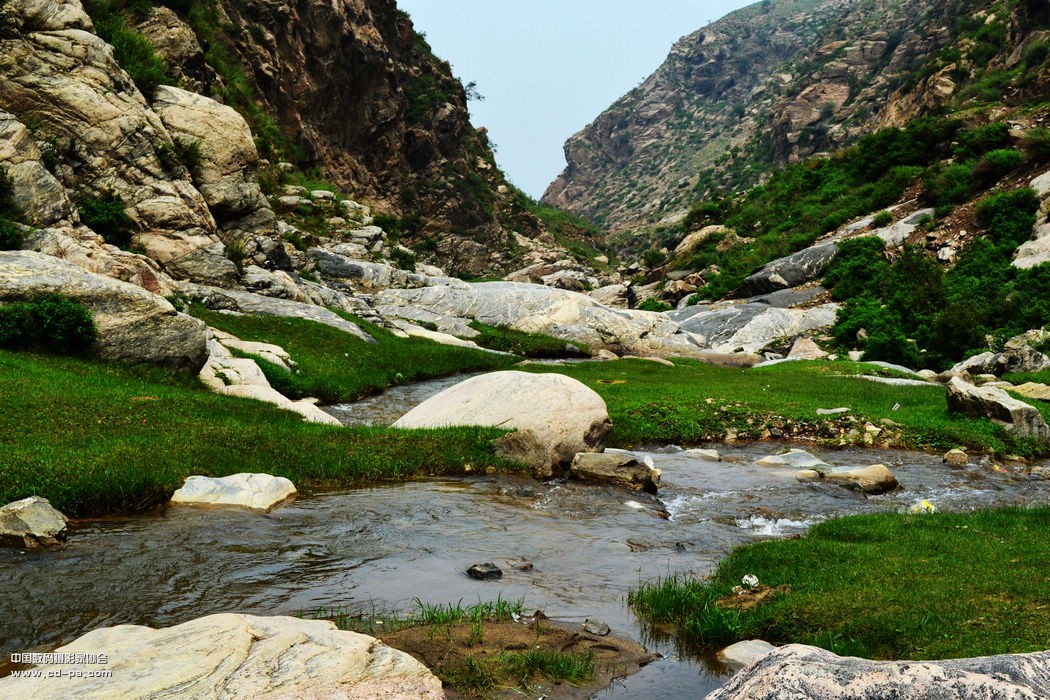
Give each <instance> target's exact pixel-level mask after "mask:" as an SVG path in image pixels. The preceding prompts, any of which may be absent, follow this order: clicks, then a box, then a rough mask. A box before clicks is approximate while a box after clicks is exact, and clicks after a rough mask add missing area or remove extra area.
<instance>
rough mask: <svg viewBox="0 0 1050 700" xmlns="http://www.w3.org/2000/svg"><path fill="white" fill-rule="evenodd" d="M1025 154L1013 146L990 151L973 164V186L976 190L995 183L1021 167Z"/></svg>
mask: <svg viewBox="0 0 1050 700" xmlns="http://www.w3.org/2000/svg"><path fill="white" fill-rule="evenodd" d="M1023 160H1024V156H1023V155H1022V154H1021V152H1020V151H1017V150H1014V149H1012V148H997V149H995V150H992V151H988V152H987V153H985V154H984V155H983V156H981V158H980V160H978V161H977V164H976V165H974V166H973V176H972V177H973V187H974V189H975V190H978V189H982V188H985V187H989V186H991V185H994V184H995V183H996V182H999V180H1001V179H1002V178H1003V176H1004V175H1006V174H1008V173H1011V172H1013V171H1014V170H1017V169H1018V168H1019V167H1021V161H1023Z"/></svg>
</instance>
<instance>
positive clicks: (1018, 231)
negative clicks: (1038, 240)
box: [974, 188, 1039, 254]
mask: <svg viewBox="0 0 1050 700" xmlns="http://www.w3.org/2000/svg"><path fill="white" fill-rule="evenodd" d="M1038 210H1039V198H1038V197H1037V196H1036V193H1035V190H1032V189H1030V188H1023V189H1018V190H1011V191H1010V192H997V193H996V194H993V195H991V196H989V197H985V198H984V199H982V200H981V201H980V202H978V204H977V207H976V209H975V210H974V213H975V215H976V218H977V223H978V224H979V225H981V226H984V227H986V228H987V229H988V234H989V235H990V236H991V239H992V241H993V242H994V243H995V244H996V246H997V247H998V248H999V249H1000V250H1002V251H1003V252H1004V253H1007V254H1009V253H1013V251H1014V249H1016V248H1017V246H1019V245H1021V244H1022V243H1024V242H1025V241H1027V240H1028V239H1029V238H1031V237H1032V227H1033V226H1035V220H1036V216H1035V213H1036V212H1037V211H1038Z"/></svg>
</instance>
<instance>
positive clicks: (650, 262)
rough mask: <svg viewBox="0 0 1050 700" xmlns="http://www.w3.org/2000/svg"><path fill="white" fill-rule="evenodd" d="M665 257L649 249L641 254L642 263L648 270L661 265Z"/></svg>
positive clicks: (655, 250)
mask: <svg viewBox="0 0 1050 700" xmlns="http://www.w3.org/2000/svg"><path fill="white" fill-rule="evenodd" d="M664 259H665V256H664V254H663V253H661V252H660V251H659V250H657V249H656V248H650V249H649V250H647V251H645V252H644V253H642V262H643V263H645V266H646V267H647V268H649V269H650V270H651V269H653V268H655V267H659V266H660V265H662V264H663V262H664Z"/></svg>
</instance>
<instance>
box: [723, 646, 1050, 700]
mask: <svg viewBox="0 0 1050 700" xmlns="http://www.w3.org/2000/svg"><path fill="white" fill-rule="evenodd" d="M707 697H708V700H743V698H747V700H774V699H775V698H786V697H792V698H795V697H797V698H809V699H810V700H832V699H834V700H846V699H847V698H850V699H854V700H861V699H862V698H925V699H927V700H949V699H951V700H978V698H980V699H981V700H1037V698H1045V697H1050V652H1039V653H1035V654H1004V655H1002V656H984V657H979V658H974V659H949V660H946V661H868V660H867V659H857V658H853V657H843V656H836V655H835V654H832V653H831V652H830V651H825V650H824V649H818V648H816V647H810V646H804V645H801V644H789V645H787V646H784V647H780V648H778V649H775V650H773V651H771V652H769V653H768V654H766V655H765V656H762V657H761V658H759V659H758V660H757V661H755V663H753V664H752V665H751V666H749V667H747V668H746V669H744V670H743V671H741V672H739V673H738V674H737V675H735V676H733V677H732V678H731V679H730V680H729V682H728V683H726V684H725V685H724V686H722V687H721V688H719V689H718V690H716V691H714V692H713V693H712V694H710V695H708V696H707Z"/></svg>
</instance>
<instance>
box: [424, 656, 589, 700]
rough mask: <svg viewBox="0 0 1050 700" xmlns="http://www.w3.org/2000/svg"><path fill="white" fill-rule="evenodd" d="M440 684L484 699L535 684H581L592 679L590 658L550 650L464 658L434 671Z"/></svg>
mask: <svg viewBox="0 0 1050 700" xmlns="http://www.w3.org/2000/svg"><path fill="white" fill-rule="evenodd" d="M437 673H438V676H439V677H440V678H441V680H442V682H444V683H447V684H448V685H449V686H451V687H452V688H453V689H455V690H458V691H460V692H463V693H465V694H470V695H480V696H482V697H484V696H486V695H488V694H489V693H490V692H492V691H493V690H495V689H496V688H497V687H507V686H510V687H515V688H520V689H523V690H529V689H531V688H533V687H534V686H535V685H536V683H537V682H540V681H548V682H554V683H559V682H561V683H569V684H570V685H573V684H577V683H585V682H587V681H589V680H591V679H592V678H594V658H593V656H592V655H591V654H589V653H588V654H573V653H570V652H565V651H556V650H553V649H529V650H527V651H521V652H518V651H506V652H503V653H500V654H495V655H490V656H480V655H479V656H475V655H472V654H471V655H467V656H466V657H465V658H464V659H463V662H462V663H461V664H458V665H456V666H454V667H451V668H446V669H437Z"/></svg>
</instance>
